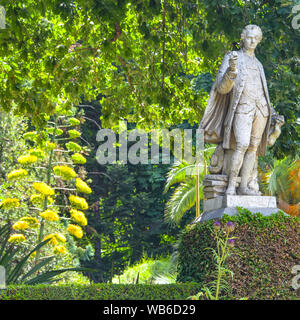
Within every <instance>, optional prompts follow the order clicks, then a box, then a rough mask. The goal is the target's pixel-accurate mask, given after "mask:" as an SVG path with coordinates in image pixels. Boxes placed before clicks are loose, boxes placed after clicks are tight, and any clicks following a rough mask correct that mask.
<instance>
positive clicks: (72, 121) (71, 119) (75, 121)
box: [69, 118, 80, 126]
mask: <svg viewBox="0 0 300 320" xmlns="http://www.w3.org/2000/svg"><path fill="white" fill-rule="evenodd" d="M69 123H70V125H72V126H78V125H80V121H79V120H78V119H76V118H70V119H69Z"/></svg>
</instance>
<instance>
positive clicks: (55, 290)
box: [0, 283, 200, 300]
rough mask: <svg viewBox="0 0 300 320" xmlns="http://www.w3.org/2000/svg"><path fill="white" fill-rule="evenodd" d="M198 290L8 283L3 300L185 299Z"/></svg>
mask: <svg viewBox="0 0 300 320" xmlns="http://www.w3.org/2000/svg"><path fill="white" fill-rule="evenodd" d="M199 289H200V288H199V285H197V284H195V283H182V284H166V285H165V284H158V285H146V284H136V285H134V284H103V283H102V284H100V283H98V284H93V285H78V284H76V285H74V284H71V285H59V286H58V285H56V286H55V285H35V286H9V287H7V289H5V290H1V291H0V300H184V299H186V298H187V297H188V296H191V295H194V294H196V293H197V292H198V291H199Z"/></svg>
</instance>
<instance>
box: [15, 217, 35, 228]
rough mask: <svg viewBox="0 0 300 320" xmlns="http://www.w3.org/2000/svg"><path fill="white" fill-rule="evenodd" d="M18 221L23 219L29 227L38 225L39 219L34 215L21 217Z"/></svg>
mask: <svg viewBox="0 0 300 320" xmlns="http://www.w3.org/2000/svg"><path fill="white" fill-rule="evenodd" d="M19 221H25V222H26V223H28V224H29V227H30V228H38V227H39V226H40V223H39V220H38V219H37V218H35V217H22V218H21V219H20V220H19Z"/></svg>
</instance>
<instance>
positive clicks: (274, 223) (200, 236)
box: [177, 209, 300, 299]
mask: <svg viewBox="0 0 300 320" xmlns="http://www.w3.org/2000/svg"><path fill="white" fill-rule="evenodd" d="M227 221H234V222H235V223H236V227H235V230H234V232H233V233H232V236H234V237H237V239H235V252H234V254H233V255H232V256H231V257H230V258H229V259H228V261H227V262H226V263H227V267H228V268H229V269H230V270H231V271H233V273H234V277H233V279H228V281H229V283H230V287H231V293H230V295H229V296H227V297H226V298H233V299H236V298H244V297H247V298H249V299H296V298H298V299H299V297H300V292H299V290H297V291H296V290H294V289H293V288H292V287H291V281H292V278H293V276H294V275H293V274H292V273H291V269H292V267H293V266H294V265H297V264H299V262H300V246H299V241H300V234H299V227H300V220H299V218H295V217H290V216H284V215H282V214H273V215H272V216H270V217H263V216H262V215H260V214H257V215H252V214H251V213H249V212H248V211H247V210H245V209H243V210H242V209H241V210H240V214H239V215H238V216H236V217H225V218H224V219H223V220H221V223H225V222H227ZM212 226H213V221H208V222H205V223H202V224H200V223H198V224H196V225H189V226H188V227H186V230H185V231H184V232H183V233H182V237H181V240H180V243H179V248H178V251H179V267H178V268H179V269H178V271H179V275H178V278H177V280H178V281H179V282H187V281H196V282H199V283H200V285H201V286H203V285H207V284H208V282H209V281H211V280H213V278H212V272H213V271H214V270H215V262H214V260H213V256H212V253H211V251H210V250H206V249H205V248H209V247H212V248H215V247H216V244H215V240H214V239H213V233H212V230H213V229H212Z"/></svg>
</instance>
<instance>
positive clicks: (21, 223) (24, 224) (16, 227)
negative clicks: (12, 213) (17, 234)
mask: <svg viewBox="0 0 300 320" xmlns="http://www.w3.org/2000/svg"><path fill="white" fill-rule="evenodd" d="M12 228H13V229H14V230H25V229H28V228H29V224H28V222H26V221H17V222H16V223H14V224H13V226H12Z"/></svg>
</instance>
